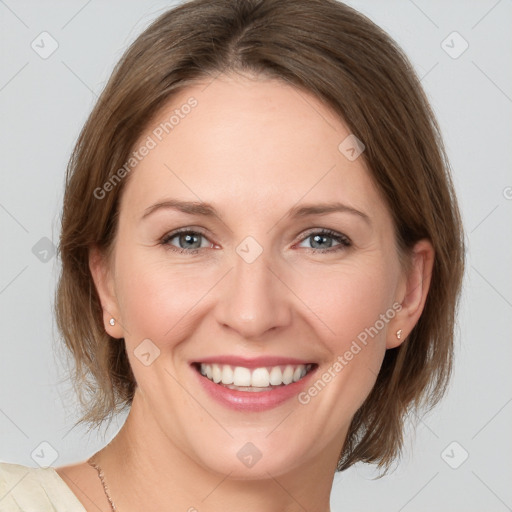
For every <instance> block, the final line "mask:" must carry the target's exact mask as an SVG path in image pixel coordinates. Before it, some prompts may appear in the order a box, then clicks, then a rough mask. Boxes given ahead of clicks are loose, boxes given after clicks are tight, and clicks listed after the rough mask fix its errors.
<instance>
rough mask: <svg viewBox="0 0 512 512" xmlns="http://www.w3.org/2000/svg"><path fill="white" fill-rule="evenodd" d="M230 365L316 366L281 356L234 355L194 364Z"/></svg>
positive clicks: (203, 359) (245, 366)
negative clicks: (250, 356)
mask: <svg viewBox="0 0 512 512" xmlns="http://www.w3.org/2000/svg"><path fill="white" fill-rule="evenodd" d="M200 363H203V364H229V365H231V366H242V367H244V368H263V367H265V366H286V365H299V364H303V365H307V364H314V363H313V361H308V360H304V359H297V358H294V357H281V356H260V357H253V358H248V357H237V356H233V355H221V356H211V357H203V358H201V359H199V360H195V361H193V362H192V364H200Z"/></svg>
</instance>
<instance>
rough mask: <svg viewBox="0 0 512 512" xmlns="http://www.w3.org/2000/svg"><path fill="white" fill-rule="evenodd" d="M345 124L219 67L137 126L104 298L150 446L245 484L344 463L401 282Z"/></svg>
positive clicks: (396, 318) (308, 102)
mask: <svg viewBox="0 0 512 512" xmlns="http://www.w3.org/2000/svg"><path fill="white" fill-rule="evenodd" d="M192 98H193V99H192ZM185 105H188V107H186V106H185ZM171 116H174V117H173V118H171ZM165 123H167V124H165ZM349 135H350V132H349V131H348V129H347V128H346V127H345V125H344V124H343V123H342V122H341V121H340V120H339V119H338V118H337V117H336V116H335V115H334V114H333V113H332V111H331V110H330V109H329V108H328V107H326V106H325V105H324V104H323V103H321V102H320V101H319V100H317V99H316V98H315V97H313V96H312V95H310V94H308V93H305V92H303V91H298V90H296V89H294V88H292V87H291V86H289V85H286V84H284V83H282V82H279V81H274V80H262V79H260V80H256V79H249V78H241V77H238V76H237V77H227V76H222V77H219V78H217V79H215V80H214V81H213V82H211V83H209V85H208V82H204V83H201V84H198V85H195V86H193V87H189V88H187V89H185V90H183V91H181V92H180V93H179V94H178V95H177V96H175V97H174V98H173V99H172V101H171V102H170V103H169V104H168V107H167V108H165V109H164V110H163V111H161V112H160V114H159V115H158V116H157V118H156V119H155V120H154V121H153V122H152V123H151V126H150V127H149V128H148V130H147V131H146V132H145V133H143V134H142V136H141V137H140V140H139V143H138V144H137V145H136V147H135V149H136V150H138V155H139V157H140V162H139V163H138V164H137V166H136V168H135V169H134V170H133V171H131V173H130V175H129V177H128V178H125V179H127V180H128V181H127V183H126V188H125V189H124V191H123V195H122V199H121V203H120V215H119V226H118V232H117V238H116V241H115V250H114V253H113V256H112V260H111V261H110V266H109V267H108V269H110V273H109V274H108V278H107V281H106V282H107V283H108V285H107V287H106V288H105V289H104V290H102V291H101V292H100V293H101V296H102V304H103V307H104V308H105V310H106V312H105V321H106V323H107V322H108V318H110V316H114V318H116V320H117V323H116V325H115V326H113V327H112V326H109V325H108V323H107V326H106V328H107V330H108V332H109V333H110V334H111V335H113V336H115V337H119V338H120V337H124V338H125V342H126V347H127V351H128V356H129V358H130V363H131V366H132V369H133V373H134V375H135V378H136V380H137V385H138V388H137V391H136V397H135V399H134V403H133V407H139V408H140V411H139V412H141V414H139V415H138V418H144V425H142V424H141V425H139V428H140V429H146V431H147V432H151V433H152V435H151V436H148V440H147V442H148V443H153V442H154V443H158V445H159V446H163V445H162V443H164V444H165V443H169V446H172V447H173V448H175V449H177V450H179V451H180V452H181V453H182V454H184V455H185V456H186V457H188V458H189V459H191V460H192V461H194V462H196V463H198V464H200V465H201V466H202V467H206V468H210V469H212V470H215V471H218V472H220V473H222V474H227V473H231V476H232V477H235V478H236V477H239V478H258V477H261V476H262V475H263V476H265V477H267V476H268V473H270V474H272V475H274V476H277V475H279V474H282V473H284V472H286V471H289V470H291V469H293V468H297V467H299V466H303V465H305V464H309V465H311V464H313V463H314V461H322V462H323V463H324V465H325V461H326V460H329V461H330V463H332V464H334V465H335V463H336V460H337V458H338V455H339V452H340V450H341V447H342V443H343V440H344V438H345V435H346V431H347V429H348V426H349V423H350V421H351V419H352V417H353V415H354V413H355V412H356V410H357V409H358V408H359V407H360V405H361V404H362V402H363V401H364V399H365V398H366V397H367V395H368V394H369V392H370V390H371V389H372V386H373V384H374V382H375V380H376V376H377V373H378V372H379V368H380V365H381V362H382V359H383V357H384V353H385V350H386V347H390V346H395V345H396V344H397V343H399V342H398V341H397V339H396V336H395V332H396V330H397V329H399V328H401V327H404V326H403V325H400V315H401V314H402V313H400V312H399V309H400V303H401V302H402V300H403V299H404V294H405V290H406V280H405V278H404V275H403V273H402V269H401V266H400V264H399V260H398V254H397V250H396V247H395V238H394V231H393V223H392V220H391V216H390V214H389V212H388V210H387V209H386V207H385V204H384V201H383V199H382V198H381V196H380V194H379V193H378V191H377V189H376V188H375V186H374V184H373V182H372V179H371V177H370V174H369V172H368V171H367V169H366V168H365V164H364V162H363V159H362V158H357V154H358V151H359V150H360V149H361V148H360V147H357V146H356V145H355V144H354V142H353V140H351V139H350V138H349V139H347V137H348V136H349ZM148 137H149V138H148ZM341 143H343V144H341ZM340 144H341V147H340ZM143 146H145V147H146V148H147V150H142V149H141V148H142V147H143ZM351 148H352V149H353V151H352V149H351ZM139 157H137V158H139ZM178 231H182V233H181V234H180V233H179V232H178ZM105 290H107V291H105ZM404 334H406V333H404ZM201 364H202V365H203V367H202V373H206V374H207V375H206V376H205V375H202V374H201ZM306 370H309V371H308V373H306V375H305V376H304V372H305V371H306ZM209 377H210V378H209ZM220 379H223V380H220ZM233 379H234V381H233ZM223 381H224V383H225V384H223ZM290 381H291V382H290ZM295 381H296V382H295ZM230 382H231V383H232V384H231V386H230V384H229V383H230ZM233 382H234V384H233ZM283 382H284V383H283ZM269 384H270V385H272V388H270V389H269V387H268V386H269ZM234 385H237V386H238V389H231V388H233V386H234ZM228 386H230V387H228ZM262 389H264V390H263V391H261V390H262ZM162 449H163V448H162ZM329 470H330V471H332V470H333V467H330V468H329Z"/></svg>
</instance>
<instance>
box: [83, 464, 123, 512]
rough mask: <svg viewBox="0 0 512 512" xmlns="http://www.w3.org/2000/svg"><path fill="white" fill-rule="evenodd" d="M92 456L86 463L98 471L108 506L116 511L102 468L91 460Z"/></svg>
mask: <svg viewBox="0 0 512 512" xmlns="http://www.w3.org/2000/svg"><path fill="white" fill-rule="evenodd" d="M93 457H94V455H93V456H92V457H91V458H90V459H89V460H88V461H87V462H88V464H90V465H91V466H92V467H93V468H94V469H96V471H97V472H98V476H99V477H100V480H101V485H102V486H103V490H104V491H105V496H106V497H107V499H108V501H109V503H110V506H111V508H112V511H113V512H116V511H117V508H116V506H115V504H114V501H113V500H112V497H111V496H110V492H109V490H108V486H107V483H106V482H105V475H104V474H103V470H102V469H101V468H100V466H98V464H96V463H95V462H93V460H92V459H93Z"/></svg>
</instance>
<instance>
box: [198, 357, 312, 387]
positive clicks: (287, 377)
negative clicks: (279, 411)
mask: <svg viewBox="0 0 512 512" xmlns="http://www.w3.org/2000/svg"><path fill="white" fill-rule="evenodd" d="M317 366H318V365H317V364H316V363H310V364H287V365H278V366H263V367H260V368H246V367H244V366H233V365H229V364H215V363H207V364H205V363H194V364H193V367H194V368H195V369H196V371H198V372H199V373H200V374H201V375H202V376H203V377H205V378H207V379H208V380H210V381H211V382H213V383H215V384H218V385H219V386H223V387H226V388H229V389H234V390H237V391H249V392H258V391H271V390H272V389H276V388H282V387H285V386H288V385H290V384H293V383H295V382H298V381H300V380H301V379H303V378H304V377H305V376H306V375H308V374H309V373H310V372H311V371H313V370H314V369H316V367H317Z"/></svg>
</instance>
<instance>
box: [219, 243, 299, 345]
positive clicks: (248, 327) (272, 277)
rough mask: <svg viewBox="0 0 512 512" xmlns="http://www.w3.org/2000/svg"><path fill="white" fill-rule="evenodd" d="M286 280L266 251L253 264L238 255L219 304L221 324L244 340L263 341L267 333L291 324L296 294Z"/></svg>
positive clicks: (224, 284) (223, 286) (225, 282)
mask: <svg viewBox="0 0 512 512" xmlns="http://www.w3.org/2000/svg"><path fill="white" fill-rule="evenodd" d="M283 277H285V276H282V275H280V272H279V271H277V265H276V264H274V265H273V264H272V261H269V258H268V257H267V255H266V252H265V251H263V252H262V254H261V255H260V256H259V257H258V258H256V260H255V261H252V262H250V263H249V262H247V261H246V260H244V258H243V257H241V256H239V255H238V254H235V257H234V268H233V269H232V270H231V272H229V274H228V275H227V276H226V279H225V280H223V281H224V282H223V284H222V291H221V293H220V296H219V300H218V302H217V306H216V319H217V321H218V322H219V323H220V324H221V325H222V326H223V327H224V328H230V329H232V330H233V331H235V332H236V333H237V334H238V335H239V336H241V337H243V338H244V339H261V338H262V337H263V336H264V335H265V333H267V331H270V330H276V329H278V328H282V327H285V326H287V325H289V324H290V322H291V318H292V306H293V305H292V300H291V296H292V295H293V294H292V292H291V291H290V289H289V288H288V287H287V286H286V285H285V284H284V282H285V279H283Z"/></svg>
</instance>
